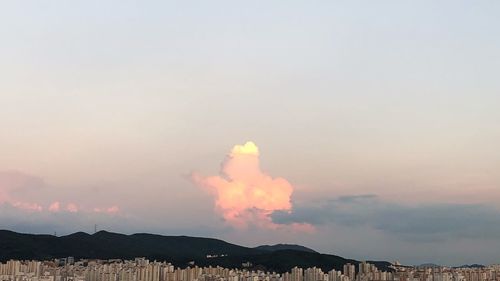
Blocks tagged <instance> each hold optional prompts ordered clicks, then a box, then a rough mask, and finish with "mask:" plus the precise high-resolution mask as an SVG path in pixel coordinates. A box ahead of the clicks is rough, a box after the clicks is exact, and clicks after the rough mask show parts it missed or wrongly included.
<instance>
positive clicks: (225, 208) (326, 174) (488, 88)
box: [0, 0, 500, 265]
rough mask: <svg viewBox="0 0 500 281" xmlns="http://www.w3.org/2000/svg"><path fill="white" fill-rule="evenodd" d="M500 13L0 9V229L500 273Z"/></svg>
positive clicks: (341, 5) (96, 6) (25, 2)
mask: <svg viewBox="0 0 500 281" xmlns="http://www.w3.org/2000/svg"><path fill="white" fill-rule="evenodd" d="M498 15H500V2H494V1H474V2H472V1H470V2H469V1H451V0H445V1H440V2H436V1H431V0H424V1H418V2H417V1H413V2H405V1H396V0H393V1H385V0H382V1H359V2H345V1H326V0H319V1H315V2H310V1H300V0H297V1H295V0H294V1H287V2H286V3H284V2H279V1H246V2H243V1H229V0H220V1H219V0H215V1H209V2H208V1H194V2H186V1H155V0H152V1H144V2H142V1H141V2H138V1H129V0H125V1H118V0H110V1H97V0H90V1H89V0H87V1H80V0H77V1H70V2H68V1H60V0H54V1H43V2H41V1H33V0H22V1H4V2H2V3H1V4H0V38H1V42H2V44H0V61H1V62H2V63H1V64H0V229H8V230H13V231H18V232H26V233H46V234H53V233H57V234H58V235H67V234H70V233H74V232H77V231H85V232H88V233H92V232H93V230H94V226H95V225H97V226H98V228H99V229H105V230H107V231H112V232H120V233H126V234H131V233H142V232H148V233H156V234H163V235H189V236H203V237H217V238H220V239H223V240H226V241H229V242H232V243H237V244H241V245H245V246H256V245H262V244H277V243H289V244H300V245H304V246H307V247H310V248H312V249H316V250H321V252H323V253H330V254H335V255H339V256H344V257H349V258H354V259H357V260H388V261H392V260H396V259H397V260H400V261H401V262H403V263H405V264H421V263H428V262H432V263H436V264H442V265H461V264H472V263H481V264H493V263H497V262H500V243H499V242H500V206H499V204H498V201H499V199H500V152H499V151H500V150H499V149H498V147H499V146H498V144H499V143H500V126H499V125H498V121H499V120H500V110H499V109H500V94H499V93H500V82H499V79H498V78H497V76H498V75H497V73H498V71H499V69H500V56H499V55H498V54H499V52H500V37H499V36H496V34H500V17H499V16H498Z"/></svg>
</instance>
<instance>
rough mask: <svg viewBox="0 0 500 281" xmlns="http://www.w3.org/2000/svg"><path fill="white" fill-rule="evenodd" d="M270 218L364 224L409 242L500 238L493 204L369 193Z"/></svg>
mask: <svg viewBox="0 0 500 281" xmlns="http://www.w3.org/2000/svg"><path fill="white" fill-rule="evenodd" d="M272 219H273V221H274V222H275V223H279V224H290V223H310V224H313V225H325V224H331V223H334V224H338V225H342V226H349V227H357V226H368V227H371V228H373V229H376V230H379V231H382V232H384V233H387V234H391V235H394V236H396V237H398V238H400V239H403V240H409V241H440V240H446V239H449V238H472V239H499V238H500V211H499V210H497V209H495V208H493V207H490V206H487V205H481V204H444V203H443V204H426V205H417V206H405V205H402V204H397V203H389V202H384V201H382V200H380V199H379V198H377V197H376V196H375V195H372V194H370V195H355V196H343V197H339V198H337V199H333V200H325V201H323V202H321V203H316V204H312V205H295V207H294V209H293V211H292V212H291V213H287V212H274V213H273V214H272Z"/></svg>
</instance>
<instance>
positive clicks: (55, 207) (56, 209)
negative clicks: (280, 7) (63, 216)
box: [49, 202, 61, 213]
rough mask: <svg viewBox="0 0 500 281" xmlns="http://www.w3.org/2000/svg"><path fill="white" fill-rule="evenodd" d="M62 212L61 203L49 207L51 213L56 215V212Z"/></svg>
mask: <svg viewBox="0 0 500 281" xmlns="http://www.w3.org/2000/svg"><path fill="white" fill-rule="evenodd" d="M60 210H61V203H59V202H54V203H52V204H50V206H49V211H50V212H53V213H56V212H59V211H60Z"/></svg>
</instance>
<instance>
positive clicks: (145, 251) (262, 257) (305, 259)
mask: <svg viewBox="0 0 500 281" xmlns="http://www.w3.org/2000/svg"><path fill="white" fill-rule="evenodd" d="M270 247H271V248H267V249H262V248H261V247H257V248H248V247H243V246H238V245H235V244H230V243H227V242H225V241H222V240H218V239H212V238H200V237H188V236H162V235H153V234H145V233H139V234H133V235H124V234H118V233H110V232H106V231H100V232H97V233H95V234H93V235H90V234H87V233H83V232H78V233H74V234H71V235H67V236H61V237H57V236H52V235H33V234H21V233H16V232H12V231H6V230H0V261H6V260H9V259H19V260H31V259H36V260H49V259H54V258H62V257H68V256H72V257H75V258H76V259H83V258H89V259H133V258H135V257H146V258H149V259H151V260H160V261H169V262H172V263H173V264H174V265H176V266H180V267H185V266H186V265H187V263H188V262H190V261H195V263H196V264H197V265H214V266H215V265H220V266H225V267H230V268H241V266H242V263H243V262H251V263H252V264H253V266H254V267H255V268H261V269H267V270H271V271H277V272H284V271H289V270H290V269H291V268H292V267H294V266H300V267H312V266H317V267H321V268H322V269H323V270H331V269H332V268H335V269H337V270H340V269H341V268H342V266H343V265H344V264H345V263H347V262H350V263H353V264H358V263H359V262H358V261H355V260H348V259H344V258H342V257H338V256H334V255H325V254H319V253H316V252H310V251H304V249H308V248H306V247H302V246H298V245H292V246H291V247H290V246H286V247H289V248H295V249H284V250H280V249H278V248H280V247H282V248H283V247H284V248H286V247H285V246H279V247H276V246H270ZM270 249H272V250H270ZM297 249H299V250H297ZM309 250H310V249H309ZM207 255H211V256H216V257H211V258H208V257H207ZM375 264H376V265H377V267H378V268H379V269H381V270H387V268H388V266H389V265H390V264H389V263H387V262H375Z"/></svg>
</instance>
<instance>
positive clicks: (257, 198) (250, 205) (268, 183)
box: [192, 142, 307, 228]
mask: <svg viewBox="0 0 500 281" xmlns="http://www.w3.org/2000/svg"><path fill="white" fill-rule="evenodd" d="M192 180H193V181H194V182H195V183H196V184H197V185H198V186H200V187H203V188H206V189H207V190H209V192H211V193H212V194H213V196H214V198H215V206H216V209H217V211H218V212H220V214H221V215H222V217H223V218H224V219H225V220H226V221H227V222H228V223H230V224H231V225H233V226H235V227H237V228H246V227H248V226H250V225H252V226H258V227H265V228H277V227H280V226H279V225H278V224H275V223H273V222H272V220H271V218H270V215H271V214H272V213H273V212H275V211H281V212H289V211H291V209H292V203H291V200H290V199H291V196H292V193H293V186H292V185H291V184H290V183H289V182H288V181H287V180H286V179H284V178H279V177H278V178H273V177H271V176H269V175H268V174H266V173H265V172H263V171H262V170H261V168H260V165H259V149H258V147H257V146H256V145H255V144H254V143H253V142H247V143H245V144H244V145H236V146H234V147H233V149H232V150H231V152H230V153H229V154H228V155H227V156H226V159H225V160H224V161H223V163H222V165H221V170H220V174H219V175H217V176H209V177H202V176H200V175H198V174H192ZM294 227H296V228H297V227H299V228H300V227H303V228H307V226H306V225H302V226H301V225H300V224H296V225H294Z"/></svg>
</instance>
